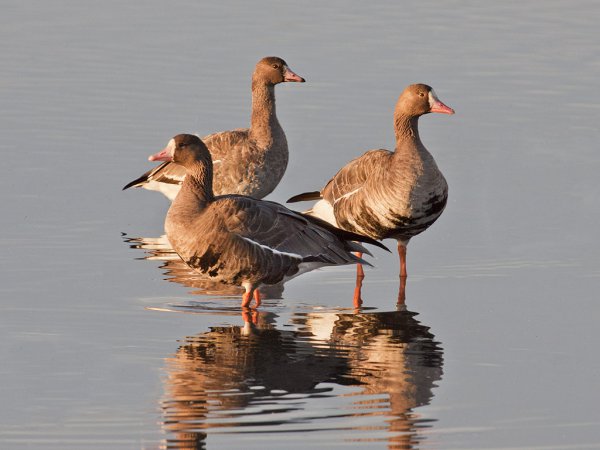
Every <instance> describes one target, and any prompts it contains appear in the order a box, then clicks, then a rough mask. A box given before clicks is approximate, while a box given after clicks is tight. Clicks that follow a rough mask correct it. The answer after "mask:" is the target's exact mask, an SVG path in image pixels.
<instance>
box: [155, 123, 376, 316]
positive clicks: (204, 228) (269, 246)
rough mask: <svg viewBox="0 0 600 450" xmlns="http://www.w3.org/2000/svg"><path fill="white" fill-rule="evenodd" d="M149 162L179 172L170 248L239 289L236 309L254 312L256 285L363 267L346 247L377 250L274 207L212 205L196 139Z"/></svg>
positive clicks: (248, 202)
mask: <svg viewBox="0 0 600 450" xmlns="http://www.w3.org/2000/svg"><path fill="white" fill-rule="evenodd" d="M149 159H150V160H151V161H172V162H174V163H176V164H179V165H181V166H183V167H184V168H185V170H186V172H187V175H186V177H185V180H184V182H183V184H182V187H181V190H180V191H179V193H178V194H177V197H176V198H175V200H174V201H173V203H172V204H171V207H170V208H169V212H168V213H167V218H166V221H165V231H166V233H167V238H168V239H169V242H170V243H171V246H172V247H173V249H174V250H175V251H176V252H177V254H178V255H179V256H180V257H181V259H183V261H184V262H185V263H186V264H187V265H188V266H190V267H191V268H193V269H195V270H197V271H198V272H200V273H202V274H205V275H207V276H209V277H210V278H211V279H213V280H216V281H220V282H222V283H228V284H236V285H241V286H243V287H244V288H245V289H246V292H245V293H244V295H243V297H242V307H247V306H249V305H250V302H251V299H252V296H253V295H254V299H255V300H256V306H258V305H260V294H259V291H258V290H257V289H256V288H257V287H258V286H259V285H261V284H275V283H278V282H280V281H286V280H288V279H291V278H293V277H295V276H298V275H300V274H301V273H304V272H307V271H309V270H312V269H316V268H318V267H322V266H328V265H342V264H352V263H357V262H364V261H363V260H362V259H360V258H359V257H356V256H355V255H353V254H352V253H351V251H356V252H366V249H365V248H364V247H363V246H362V245H360V244H357V243H355V242H352V241H355V240H356V241H362V242H369V243H371V244H374V245H377V246H380V247H383V246H382V244H380V243H379V242H377V241H375V240H373V239H370V238H367V237H364V236H359V235H358V234H356V233H350V232H348V231H343V230H339V229H336V228H334V227H333V226H331V225H329V224H327V223H326V222H324V221H321V220H320V219H315V218H313V217H306V216H303V215H302V214H300V213H296V212H294V211H291V210H289V209H287V208H286V207H285V206H282V205H280V204H278V203H274V202H267V201H262V200H257V199H253V198H250V197H245V196H241V195H223V196H217V197H215V195H214V193H213V189H212V181H213V173H212V167H213V166H212V162H211V158H210V153H209V152H208V149H207V148H206V146H205V145H204V143H203V142H202V141H201V140H200V138H198V137H197V136H193V135H189V134H180V135H177V136H175V137H174V138H173V139H171V140H170V141H169V143H168V145H167V146H166V147H165V149H164V150H163V151H162V152H160V153H157V154H156V155H153V156H150V158H149ZM383 248H385V247H383ZM367 253H368V252H367Z"/></svg>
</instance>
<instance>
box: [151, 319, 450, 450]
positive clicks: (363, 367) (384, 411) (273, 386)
mask: <svg viewBox="0 0 600 450" xmlns="http://www.w3.org/2000/svg"><path fill="white" fill-rule="evenodd" d="M415 316H416V313H413V312H410V311H393V312H378V313H364V314H345V313H321V312H312V311H311V312H303V313H296V314H294V315H292V316H291V318H290V320H289V322H288V323H287V324H286V325H284V326H279V327H278V326H277V323H276V322H277V319H278V316H277V315H276V314H274V313H272V312H263V311H252V312H250V311H248V312H245V313H243V315H242V318H243V321H244V325H240V326H227V327H214V328H211V330H210V331H208V332H206V333H202V334H199V335H196V336H191V337H187V338H186V339H185V340H184V341H183V343H182V344H181V346H180V347H179V349H178V350H177V352H176V353H175V354H174V355H173V356H172V357H170V358H167V360H166V366H167V377H166V380H165V396H164V399H163V401H162V408H163V411H164V421H163V428H164V430H165V432H166V433H167V434H168V436H169V437H168V439H167V442H166V446H167V448H185V449H197V448H205V440H206V438H207V433H210V432H211V430H213V431H217V430H218V431H219V432H221V433H228V432H236V433H239V432H240V430H241V431H242V432H244V431H247V432H264V433H269V432H291V431H300V430H301V431H317V430H321V429H323V427H326V429H327V430H339V431H342V430H343V431H344V433H340V434H339V436H340V437H339V439H340V440H341V441H348V440H359V439H361V436H362V434H361V433H362V432H361V433H352V432H349V430H353V431H356V430H368V432H367V434H368V436H371V438H369V439H375V440H385V441H387V442H388V448H392V449H408V448H413V447H414V446H415V445H417V444H418V443H419V442H420V441H422V439H423V437H424V436H423V428H426V427H427V426H428V425H427V424H428V421H426V420H424V419H422V418H420V417H419V414H418V413H416V412H414V408H416V407H418V406H423V405H426V404H429V402H430V401H431V398H432V397H433V388H434V387H435V386H436V384H435V383H436V382H437V381H438V380H440V379H441V377H442V364H443V356H442V349H441V346H440V343H439V342H436V341H435V340H434V335H433V334H431V332H430V331H429V328H428V327H426V326H424V325H422V324H421V323H420V322H419V321H417V320H416V318H415ZM288 328H289V329H288ZM374 435H375V436H376V437H375V438H373V437H372V436H374ZM355 436H359V437H355Z"/></svg>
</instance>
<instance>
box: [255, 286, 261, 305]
mask: <svg viewBox="0 0 600 450" xmlns="http://www.w3.org/2000/svg"><path fill="white" fill-rule="evenodd" d="M254 301H255V302H256V308H258V307H259V306H260V304H261V302H262V298H261V295H260V291H259V290H258V289H254Z"/></svg>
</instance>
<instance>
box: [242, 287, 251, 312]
mask: <svg viewBox="0 0 600 450" xmlns="http://www.w3.org/2000/svg"><path fill="white" fill-rule="evenodd" d="M251 301H252V291H247V292H244V295H242V308H248V307H249V306H250V302H251Z"/></svg>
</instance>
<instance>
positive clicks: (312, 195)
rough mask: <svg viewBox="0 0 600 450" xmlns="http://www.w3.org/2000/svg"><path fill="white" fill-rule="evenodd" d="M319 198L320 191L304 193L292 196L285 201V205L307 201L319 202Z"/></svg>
mask: <svg viewBox="0 0 600 450" xmlns="http://www.w3.org/2000/svg"><path fill="white" fill-rule="evenodd" d="M320 198H321V191H313V192H304V193H303V194H298V195H294V196H293V197H291V198H289V199H287V201H286V203H296V202H306V201H309V200H319V199H320Z"/></svg>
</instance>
